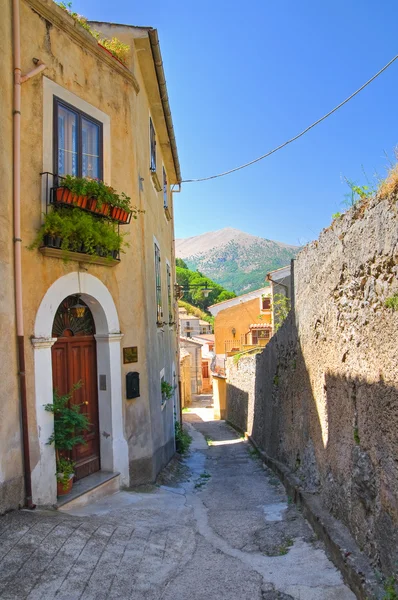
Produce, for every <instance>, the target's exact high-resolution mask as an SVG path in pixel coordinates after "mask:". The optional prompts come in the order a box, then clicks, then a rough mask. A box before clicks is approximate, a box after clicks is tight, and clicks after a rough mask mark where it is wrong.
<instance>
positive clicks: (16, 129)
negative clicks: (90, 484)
mask: <svg viewBox="0 0 398 600" xmlns="http://www.w3.org/2000/svg"><path fill="white" fill-rule="evenodd" d="M12 9H13V12H12V31H13V55H14V105H13V205H14V285H15V319H16V330H17V351H18V378H19V394H20V404H21V418H22V446H23V463H24V481H25V505H26V506H27V507H28V508H30V509H33V508H35V505H34V504H33V501H32V480H31V468H30V452H29V428H28V410H27V400H26V378H25V348H24V324H23V303H22V260H21V251H22V239H21V83H23V82H24V81H27V80H28V79H30V78H31V77H33V76H34V75H37V74H38V73H40V72H41V71H42V70H43V69H45V65H43V64H42V63H40V64H38V65H37V66H36V67H35V69H33V70H32V71H31V72H30V73H28V74H27V75H25V76H23V77H22V74H21V44H20V42H21V31H20V19H19V0H13V1H12ZM36 62H37V63H39V62H40V61H36Z"/></svg>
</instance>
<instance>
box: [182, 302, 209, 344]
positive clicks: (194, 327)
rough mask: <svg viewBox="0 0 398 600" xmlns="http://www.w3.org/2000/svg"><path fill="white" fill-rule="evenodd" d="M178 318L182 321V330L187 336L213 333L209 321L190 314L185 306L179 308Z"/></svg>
mask: <svg viewBox="0 0 398 600" xmlns="http://www.w3.org/2000/svg"><path fill="white" fill-rule="evenodd" d="M178 318H179V321H180V332H181V335H183V336H185V337H193V336H194V335H201V334H204V333H211V332H212V327H211V324H210V323H209V322H208V321H204V320H203V319H200V318H199V317H196V316H195V315H189V314H188V313H187V310H186V309H185V308H183V307H180V308H179V309H178Z"/></svg>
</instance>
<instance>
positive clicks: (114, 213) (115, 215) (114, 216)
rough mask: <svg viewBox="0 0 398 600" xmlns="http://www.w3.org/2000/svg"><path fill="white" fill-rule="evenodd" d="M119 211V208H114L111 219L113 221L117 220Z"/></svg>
mask: <svg viewBox="0 0 398 600" xmlns="http://www.w3.org/2000/svg"><path fill="white" fill-rule="evenodd" d="M118 212H119V209H118V207H117V206H112V210H111V217H112V219H115V220H116V219H117V215H118Z"/></svg>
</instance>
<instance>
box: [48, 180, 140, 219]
mask: <svg viewBox="0 0 398 600" xmlns="http://www.w3.org/2000/svg"><path fill="white" fill-rule="evenodd" d="M54 199H55V203H57V204H69V205H73V206H78V207H79V208H82V209H84V210H88V211H90V212H92V213H95V214H97V215H103V216H104V217H110V218H111V219H113V220H114V221H118V222H119V223H129V221H130V215H131V211H127V210H124V209H123V208H120V207H118V206H112V205H111V204H108V203H106V202H102V203H101V204H100V203H99V202H98V200H97V198H89V197H88V196H82V195H77V194H74V193H73V192H71V191H70V190H69V189H68V188H66V187H58V188H56V190H55V195H54Z"/></svg>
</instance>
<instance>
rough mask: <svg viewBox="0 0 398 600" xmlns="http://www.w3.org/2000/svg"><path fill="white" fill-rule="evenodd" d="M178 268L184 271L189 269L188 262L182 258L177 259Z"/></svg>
mask: <svg viewBox="0 0 398 600" xmlns="http://www.w3.org/2000/svg"><path fill="white" fill-rule="evenodd" d="M176 267H181V268H182V269H188V265H187V263H186V262H184V261H183V260H182V258H176Z"/></svg>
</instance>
